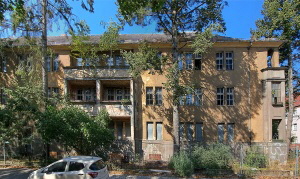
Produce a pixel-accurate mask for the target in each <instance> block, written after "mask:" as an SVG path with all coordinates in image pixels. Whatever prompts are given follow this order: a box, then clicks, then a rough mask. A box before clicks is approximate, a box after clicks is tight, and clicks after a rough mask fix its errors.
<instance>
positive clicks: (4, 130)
mask: <svg viewBox="0 0 300 179" xmlns="http://www.w3.org/2000/svg"><path fill="white" fill-rule="evenodd" d="M5 93H6V95H7V103H6V105H5V106H4V107H3V108H2V109H0V119H1V121H0V131H1V133H0V138H1V139H0V140H6V141H10V142H11V143H16V142H17V145H19V146H20V145H23V144H29V143H30V141H32V139H33V137H34V135H35V133H34V122H35V121H36V120H37V119H38V117H39V115H40V106H42V105H43V101H42V100H43V96H42V94H41V91H40V86H18V87H14V88H11V89H5Z"/></svg>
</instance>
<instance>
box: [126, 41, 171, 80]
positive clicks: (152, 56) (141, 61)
mask: <svg viewBox="0 0 300 179" xmlns="http://www.w3.org/2000/svg"><path fill="white" fill-rule="evenodd" d="M122 56H123V57H124V58H125V59H126V60H127V62H128V64H129V65H130V73H131V75H132V76H134V77H137V76H139V75H140V74H141V72H143V71H144V70H152V71H154V70H161V66H162V65H163V64H164V63H165V61H166V57H164V56H162V55H159V51H158V50H157V49H154V48H152V47H151V46H150V45H148V44H146V43H143V44H141V46H140V47H139V49H138V52H132V51H122Z"/></svg>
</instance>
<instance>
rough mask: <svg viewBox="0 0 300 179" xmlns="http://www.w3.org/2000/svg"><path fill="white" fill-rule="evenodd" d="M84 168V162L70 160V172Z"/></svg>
mask: <svg viewBox="0 0 300 179" xmlns="http://www.w3.org/2000/svg"><path fill="white" fill-rule="evenodd" d="M82 169H84V164H83V163H80V162H74V161H70V164H69V170H68V171H69V172H71V171H79V170H82Z"/></svg>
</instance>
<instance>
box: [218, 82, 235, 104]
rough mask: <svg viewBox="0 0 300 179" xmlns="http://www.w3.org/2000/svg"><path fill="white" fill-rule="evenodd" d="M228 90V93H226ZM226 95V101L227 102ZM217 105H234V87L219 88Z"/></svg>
mask: <svg viewBox="0 0 300 179" xmlns="http://www.w3.org/2000/svg"><path fill="white" fill-rule="evenodd" d="M225 92H226V93H225ZM225 97H226V103H225ZM217 105H218V106H223V105H227V106H233V105H234V88H232V87H231V88H224V87H222V88H217Z"/></svg>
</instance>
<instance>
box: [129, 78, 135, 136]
mask: <svg viewBox="0 0 300 179" xmlns="http://www.w3.org/2000/svg"><path fill="white" fill-rule="evenodd" d="M130 101H131V110H132V112H131V117H130V126H131V131H130V132H131V140H134V127H135V122H134V121H135V120H134V119H135V97H134V81H133V79H131V80H130Z"/></svg>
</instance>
